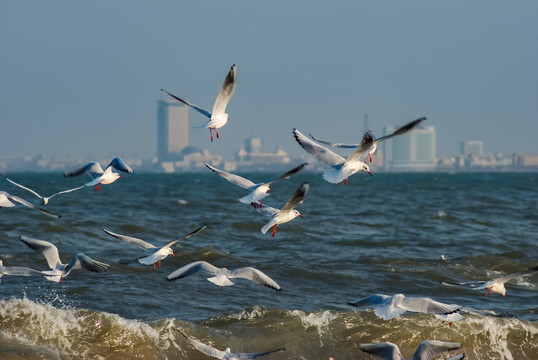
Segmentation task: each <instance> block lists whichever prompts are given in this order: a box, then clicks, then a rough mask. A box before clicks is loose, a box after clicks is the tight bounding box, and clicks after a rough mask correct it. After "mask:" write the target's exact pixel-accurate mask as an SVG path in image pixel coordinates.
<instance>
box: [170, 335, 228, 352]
mask: <svg viewBox="0 0 538 360" xmlns="http://www.w3.org/2000/svg"><path fill="white" fill-rule="evenodd" d="M176 330H177V331H178V332H179V333H180V334H181V335H183V337H185V339H187V341H189V342H190V343H191V344H192V346H194V347H195V348H196V349H197V350H198V351H200V352H202V353H204V354H206V355H208V356H212V357H215V358H217V359H224V358H225V356H226V355H227V354H226V352H225V351H222V350H219V349H216V348H214V347H212V346H209V345H207V344H204V343H203V342H200V341H198V340H196V339H195V338H193V337H190V336H187V335H185V334H184V333H183V332H181V331H180V330H178V329H176Z"/></svg>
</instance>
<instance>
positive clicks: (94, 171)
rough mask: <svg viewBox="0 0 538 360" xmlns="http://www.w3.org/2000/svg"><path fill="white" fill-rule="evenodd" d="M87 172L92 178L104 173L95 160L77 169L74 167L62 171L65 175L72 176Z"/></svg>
mask: <svg viewBox="0 0 538 360" xmlns="http://www.w3.org/2000/svg"><path fill="white" fill-rule="evenodd" d="M85 173H88V174H90V176H91V177H92V178H95V177H98V176H100V175H102V174H103V173H104V171H103V169H102V168H101V165H99V163H96V162H91V163H89V164H86V165H84V166H82V167H80V168H78V169H75V170H73V171H66V172H64V176H65V177H73V176H80V175H82V174H85Z"/></svg>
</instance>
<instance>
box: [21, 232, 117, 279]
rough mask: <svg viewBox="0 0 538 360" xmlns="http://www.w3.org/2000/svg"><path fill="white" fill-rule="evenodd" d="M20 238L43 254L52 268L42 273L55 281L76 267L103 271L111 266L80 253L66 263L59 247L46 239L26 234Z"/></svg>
mask: <svg viewBox="0 0 538 360" xmlns="http://www.w3.org/2000/svg"><path fill="white" fill-rule="evenodd" d="M19 239H20V240H21V241H22V242H23V243H25V244H26V245H28V246H29V247H30V248H32V249H34V250H36V251H39V252H41V253H42V254H43V256H44V257H45V259H46V260H47V264H48V265H49V268H50V269H51V270H47V271H42V273H43V275H45V277H46V278H47V279H48V280H50V281H53V282H59V283H61V282H62V280H63V278H64V277H66V276H67V275H69V273H70V272H71V271H72V270H75V269H85V270H88V271H93V272H98V273H102V272H105V271H107V270H108V268H109V267H110V265H108V264H105V263H102V262H100V261H96V260H93V259H92V258H90V257H89V256H87V255H84V254H80V253H79V254H76V255H75V256H74V257H73V258H72V259H71V261H70V262H69V263H68V264H64V263H62V261H61V260H60V254H59V252H58V248H57V247H56V246H55V245H54V244H52V243H50V242H48V241H45V240H37V239H32V238H29V237H27V236H24V235H20V236H19Z"/></svg>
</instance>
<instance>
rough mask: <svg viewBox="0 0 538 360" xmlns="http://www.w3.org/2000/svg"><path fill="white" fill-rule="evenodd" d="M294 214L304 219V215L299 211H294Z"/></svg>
mask: <svg viewBox="0 0 538 360" xmlns="http://www.w3.org/2000/svg"><path fill="white" fill-rule="evenodd" d="M293 214H294V215H295V217H297V216H298V217H303V215H301V213H300V212H299V211H297V210H293Z"/></svg>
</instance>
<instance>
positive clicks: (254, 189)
mask: <svg viewBox="0 0 538 360" xmlns="http://www.w3.org/2000/svg"><path fill="white" fill-rule="evenodd" d="M204 165H205V166H207V167H208V169H209V170H211V171H213V172H214V173H216V174H217V175H219V176H221V177H223V178H224V179H226V180H228V181H229V182H231V183H232V184H235V185H237V186H239V187H242V188H243V189H247V190H250V191H251V193H250V194H248V195H246V196H244V197H242V198H241V199H239V201H241V202H242V203H245V204H250V203H256V202H259V203H260V206H263V205H262V199H263V198H265V197H266V196H268V195H269V194H268V192H269V191H271V189H270V188H269V186H270V185H271V184H272V183H274V182H275V181H278V180H283V179H287V178H289V177H291V176H293V175H295V174H297V173H298V172H299V171H301V170H302V169H303V168H304V167H305V166H306V165H308V163H303V164H301V165H299V166H297V167H296V168H293V169H291V170H290V171H288V172H287V173H285V174H283V175H280V176H279V177H276V178H274V179H271V180H269V181H266V182H263V183H258V184H255V183H253V182H252V181H250V180H248V179H245V178H244V177H241V176H239V175H235V174H232V173H229V172H226V171H222V170H219V169H217V168H215V167H213V166H211V165H209V164H206V163H204Z"/></svg>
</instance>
